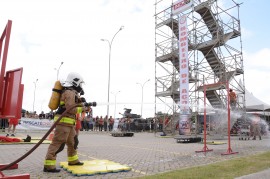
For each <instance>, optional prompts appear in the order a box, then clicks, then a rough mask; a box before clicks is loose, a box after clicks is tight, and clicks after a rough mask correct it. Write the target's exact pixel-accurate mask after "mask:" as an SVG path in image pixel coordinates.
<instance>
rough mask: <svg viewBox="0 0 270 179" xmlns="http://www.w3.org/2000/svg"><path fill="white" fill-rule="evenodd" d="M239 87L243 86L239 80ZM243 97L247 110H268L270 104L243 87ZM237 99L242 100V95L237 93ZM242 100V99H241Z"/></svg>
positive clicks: (269, 109)
mask: <svg viewBox="0 0 270 179" xmlns="http://www.w3.org/2000/svg"><path fill="white" fill-rule="evenodd" d="M238 85H239V88H242V89H243V88H244V87H243V83H242V81H241V80H240V81H239V84H238ZM245 99H246V110H247V111H248V112H252V111H254V112H255V111H264V112H265V111H270V105H269V104H267V103H265V102H263V101H261V100H260V99H258V98H256V97H255V96H254V95H253V94H252V93H251V92H249V91H248V90H247V89H246V88H245ZM238 100H243V96H242V95H241V94H238ZM242 102H243V101H242Z"/></svg>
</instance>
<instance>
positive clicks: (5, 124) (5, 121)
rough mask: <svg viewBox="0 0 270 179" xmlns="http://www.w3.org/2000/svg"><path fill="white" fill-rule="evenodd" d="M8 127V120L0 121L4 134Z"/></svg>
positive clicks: (0, 127)
mask: <svg viewBox="0 0 270 179" xmlns="http://www.w3.org/2000/svg"><path fill="white" fill-rule="evenodd" d="M7 126H8V119H5V118H2V119H0V129H2V132H5V129H6V127H7Z"/></svg>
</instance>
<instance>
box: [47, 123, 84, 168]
mask: <svg viewBox="0 0 270 179" xmlns="http://www.w3.org/2000/svg"><path fill="white" fill-rule="evenodd" d="M75 135H76V132H75V127H74V126H65V125H61V124H58V125H56V127H55V131H54V137H53V139H52V143H51V144H50V146H49V148H48V152H47V155H46V158H45V162H44V167H45V168H47V169H54V168H56V156H57V153H59V152H61V151H62V150H63V149H64V147H65V145H67V155H68V162H69V163H71V164H74V163H77V162H79V160H78V155H77V151H76V149H74V137H75Z"/></svg>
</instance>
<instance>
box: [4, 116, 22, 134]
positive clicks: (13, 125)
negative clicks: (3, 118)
mask: <svg viewBox="0 0 270 179" xmlns="http://www.w3.org/2000/svg"><path fill="white" fill-rule="evenodd" d="M18 124H19V119H16V118H10V119H9V125H8V132H7V135H6V137H8V136H12V137H15V130H16V126H17V125H18ZM11 128H12V129H11ZM11 131H12V132H11ZM10 132H11V134H10Z"/></svg>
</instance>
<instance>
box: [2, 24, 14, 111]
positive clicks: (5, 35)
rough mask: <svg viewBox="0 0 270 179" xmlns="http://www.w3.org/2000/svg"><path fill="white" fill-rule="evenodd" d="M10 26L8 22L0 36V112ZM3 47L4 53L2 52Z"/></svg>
mask: <svg viewBox="0 0 270 179" xmlns="http://www.w3.org/2000/svg"><path fill="white" fill-rule="evenodd" d="M11 25H12V21H10V20H9V21H8V23H7V25H6V27H5V29H4V31H3V33H2V35H1V38H0V63H1V71H0V110H1V108H2V107H3V95H4V93H3V89H4V75H5V71H6V62H7V55H8V45H9V39H10V33H11ZM3 47H4V51H2V49H3Z"/></svg>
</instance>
